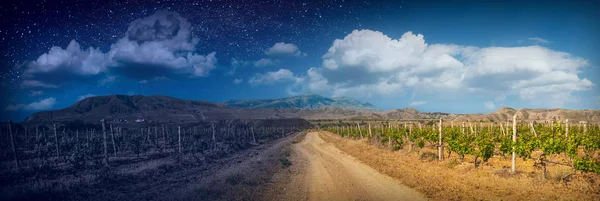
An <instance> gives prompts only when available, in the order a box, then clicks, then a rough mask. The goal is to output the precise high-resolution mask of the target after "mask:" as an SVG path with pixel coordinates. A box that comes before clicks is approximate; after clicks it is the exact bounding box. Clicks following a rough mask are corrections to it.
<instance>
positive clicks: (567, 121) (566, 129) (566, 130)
mask: <svg viewBox="0 0 600 201" xmlns="http://www.w3.org/2000/svg"><path fill="white" fill-rule="evenodd" d="M565 138H569V119H565Z"/></svg>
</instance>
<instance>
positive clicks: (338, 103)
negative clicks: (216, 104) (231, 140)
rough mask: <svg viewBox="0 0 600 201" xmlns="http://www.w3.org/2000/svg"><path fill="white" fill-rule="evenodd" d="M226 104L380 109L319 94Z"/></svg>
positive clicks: (247, 106)
mask: <svg viewBox="0 0 600 201" xmlns="http://www.w3.org/2000/svg"><path fill="white" fill-rule="evenodd" d="M224 104H225V105H228V106H233V107H243V108H293V109H322V108H338V109H347V110H369V111H379V109H378V108H376V107H375V106H374V105H372V104H370V103H363V102H359V101H356V100H354V99H351V98H345V97H340V98H326V97H323V96H319V95H304V96H293V97H288V98H280V99H258V100H229V101H225V102H224Z"/></svg>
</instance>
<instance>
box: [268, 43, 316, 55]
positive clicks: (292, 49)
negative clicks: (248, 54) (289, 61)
mask: <svg viewBox="0 0 600 201" xmlns="http://www.w3.org/2000/svg"><path fill="white" fill-rule="evenodd" d="M265 54H266V55H270V56H276V55H294V56H306V53H304V52H302V51H300V49H299V48H298V46H297V45H296V44H293V43H285V42H279V43H275V45H273V46H272V47H270V48H269V49H267V50H266V51H265Z"/></svg>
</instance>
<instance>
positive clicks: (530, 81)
mask: <svg viewBox="0 0 600 201" xmlns="http://www.w3.org/2000/svg"><path fill="white" fill-rule="evenodd" d="M322 59H323V63H322V66H321V67H318V68H311V69H309V70H308V72H307V74H308V76H307V79H306V80H305V82H304V83H303V85H304V86H302V87H300V88H301V90H304V91H308V92H316V93H318V92H322V93H327V94H330V95H339V96H342V95H343V96H350V97H364V96H378V95H390V94H401V93H402V92H403V91H405V90H413V91H415V92H418V93H420V94H429V95H438V96H440V95H443V96H445V97H447V96H456V94H457V93H458V92H460V93H461V94H462V95H468V94H470V95H483V96H486V97H490V98H492V99H496V100H504V99H505V98H506V97H507V96H517V97H519V98H520V99H522V100H526V101H530V102H532V103H536V104H539V105H541V106H545V107H561V106H562V105H564V104H565V103H566V102H569V101H576V100H577V99H576V98H574V97H573V95H572V93H573V92H576V91H585V90H589V89H591V87H592V86H593V85H594V84H593V83H592V82H591V81H589V80H588V79H585V78H582V77H580V76H579V75H578V73H579V72H580V69H581V68H583V67H585V66H588V62H587V61H586V60H585V59H582V58H578V57H575V56H572V55H570V54H568V53H564V52H557V51H553V50H551V49H548V48H545V47H540V46H525V47H484V48H479V47H472V46H461V45H455V44H427V43H426V42H425V37H424V36H423V35H421V34H413V33H412V32H406V33H404V34H403V35H402V36H401V37H400V38H399V39H392V38H390V37H388V36H387V35H385V34H383V33H381V32H378V31H371V30H360V31H359V30H354V31H353V32H352V33H350V34H348V35H347V36H346V37H345V38H344V39H336V40H335V41H334V42H333V45H332V46H331V47H330V48H329V50H328V52H327V53H326V54H325V55H323V57H322ZM536 97H537V98H536Z"/></svg>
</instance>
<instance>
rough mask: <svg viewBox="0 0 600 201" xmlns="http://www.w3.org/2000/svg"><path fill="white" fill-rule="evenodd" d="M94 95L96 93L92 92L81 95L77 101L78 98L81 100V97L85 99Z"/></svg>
mask: <svg viewBox="0 0 600 201" xmlns="http://www.w3.org/2000/svg"><path fill="white" fill-rule="evenodd" d="M94 96H96V95H94V94H86V95H82V96H79V98H77V101H80V100H83V99H86V98H89V97H94Z"/></svg>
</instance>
